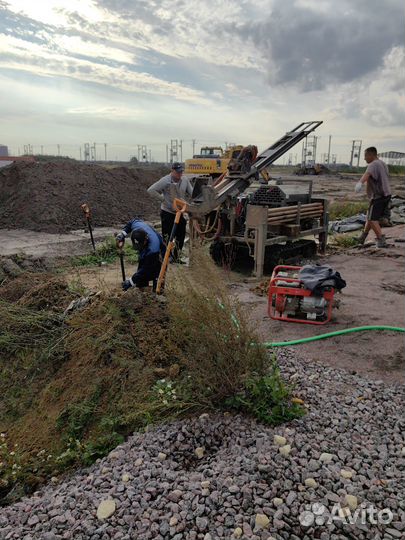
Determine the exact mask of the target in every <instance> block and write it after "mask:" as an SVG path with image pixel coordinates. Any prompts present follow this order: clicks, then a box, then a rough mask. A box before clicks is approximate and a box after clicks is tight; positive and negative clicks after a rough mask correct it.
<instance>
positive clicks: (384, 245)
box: [377, 235, 388, 248]
mask: <svg viewBox="0 0 405 540" xmlns="http://www.w3.org/2000/svg"><path fill="white" fill-rule="evenodd" d="M377 247H378V248H387V247H388V244H387V239H386V238H385V236H384V235H382V236H381V238H377Z"/></svg>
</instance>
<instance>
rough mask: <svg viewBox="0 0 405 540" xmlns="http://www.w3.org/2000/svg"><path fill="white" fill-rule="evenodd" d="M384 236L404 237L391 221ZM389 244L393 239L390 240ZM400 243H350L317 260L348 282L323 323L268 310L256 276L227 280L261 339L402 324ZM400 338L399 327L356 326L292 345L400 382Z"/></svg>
mask: <svg viewBox="0 0 405 540" xmlns="http://www.w3.org/2000/svg"><path fill="white" fill-rule="evenodd" d="M389 231H390V232H389V233H386V234H387V236H389V237H391V238H394V237H403V236H404V232H405V226H403V225H401V226H397V227H393V228H392V229H390V230H389ZM390 242H391V243H392V244H394V242H392V240H390ZM404 261H405V248H404V244H403V243H395V245H393V247H392V248H389V249H387V250H384V251H383V250H378V251H377V250H376V249H374V248H369V249H364V250H359V249H351V250H348V251H346V252H344V253H336V254H334V255H331V256H326V257H324V258H322V259H321V260H318V261H317V262H322V263H324V264H329V265H330V266H332V268H334V269H335V270H337V271H339V272H340V273H341V275H342V277H343V278H344V279H345V280H346V282H347V286H346V287H345V289H343V291H342V293H341V294H340V295H337V298H339V299H340V307H339V309H335V310H334V311H333V316H332V321H331V322H330V323H328V324H325V325H319V326H315V325H309V324H300V323H286V322H280V321H276V320H272V319H270V318H269V317H268V315H267V297H263V296H262V297H261V296H258V294H257V292H255V291H253V290H252V289H254V288H255V286H256V285H257V284H258V282H248V283H244V282H243V281H242V282H241V281H239V282H236V283H234V284H233V285H232V289H233V291H234V294H235V295H236V296H237V297H238V298H239V300H240V301H241V302H242V303H243V304H244V305H246V306H248V307H249V313H250V316H251V318H252V320H253V321H254V323H255V327H256V328H257V331H258V332H259V335H260V337H261V338H262V339H263V340H265V341H289V340H293V339H299V338H304V337H310V336H313V335H319V334H323V333H326V332H333V331H337V330H342V329H345V328H352V327H356V326H369V325H373V326H376V325H377V326H378V325H388V326H401V327H405V294H404V293H405V286H404ZM404 345H405V340H404V334H403V333H399V332H385V331H384V332H377V331H372V332H358V333H353V334H348V335H343V336H338V337H335V338H329V339H327V340H321V341H314V342H311V343H308V344H303V345H297V346H296V347H299V352H300V357H302V358H305V359H308V360H315V361H319V362H321V363H323V364H327V365H330V366H334V367H342V368H345V369H348V370H349V371H357V372H359V373H362V374H366V375H368V376H370V377H373V378H377V379H382V380H385V381H391V382H394V381H398V382H399V381H402V382H405V346H404Z"/></svg>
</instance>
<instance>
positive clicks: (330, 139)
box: [327, 135, 332, 165]
mask: <svg viewBox="0 0 405 540" xmlns="http://www.w3.org/2000/svg"><path fill="white" fill-rule="evenodd" d="M331 141H332V135H329V145H328V162H327V163H328V165H329V161H330V145H331Z"/></svg>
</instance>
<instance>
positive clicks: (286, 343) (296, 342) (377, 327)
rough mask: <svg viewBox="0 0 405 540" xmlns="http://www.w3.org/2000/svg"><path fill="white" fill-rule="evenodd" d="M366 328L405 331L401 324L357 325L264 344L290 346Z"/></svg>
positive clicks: (268, 347)
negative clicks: (317, 334)
mask: <svg viewBox="0 0 405 540" xmlns="http://www.w3.org/2000/svg"><path fill="white" fill-rule="evenodd" d="M365 330H388V331H391V332H405V328H401V327H399V326H357V327H355V328H346V329H345V330H337V331H336V332H328V333H327V334H321V335H320V336H311V337H307V338H301V339H293V340H292V341H275V342H273V343H271V342H270V341H266V342H264V343H262V345H263V346H264V347H266V349H270V347H289V346H291V345H298V344H300V343H309V342H310V341H318V339H327V338H330V337H334V336H340V335H342V334H351V333H352V332H363V331H365Z"/></svg>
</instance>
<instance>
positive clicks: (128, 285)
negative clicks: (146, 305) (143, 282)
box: [122, 279, 132, 291]
mask: <svg viewBox="0 0 405 540" xmlns="http://www.w3.org/2000/svg"><path fill="white" fill-rule="evenodd" d="M131 287H132V284H131V282H130V280H129V279H126V280H125V281H123V282H122V290H123V291H127V290H128V289H130V288H131Z"/></svg>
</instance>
